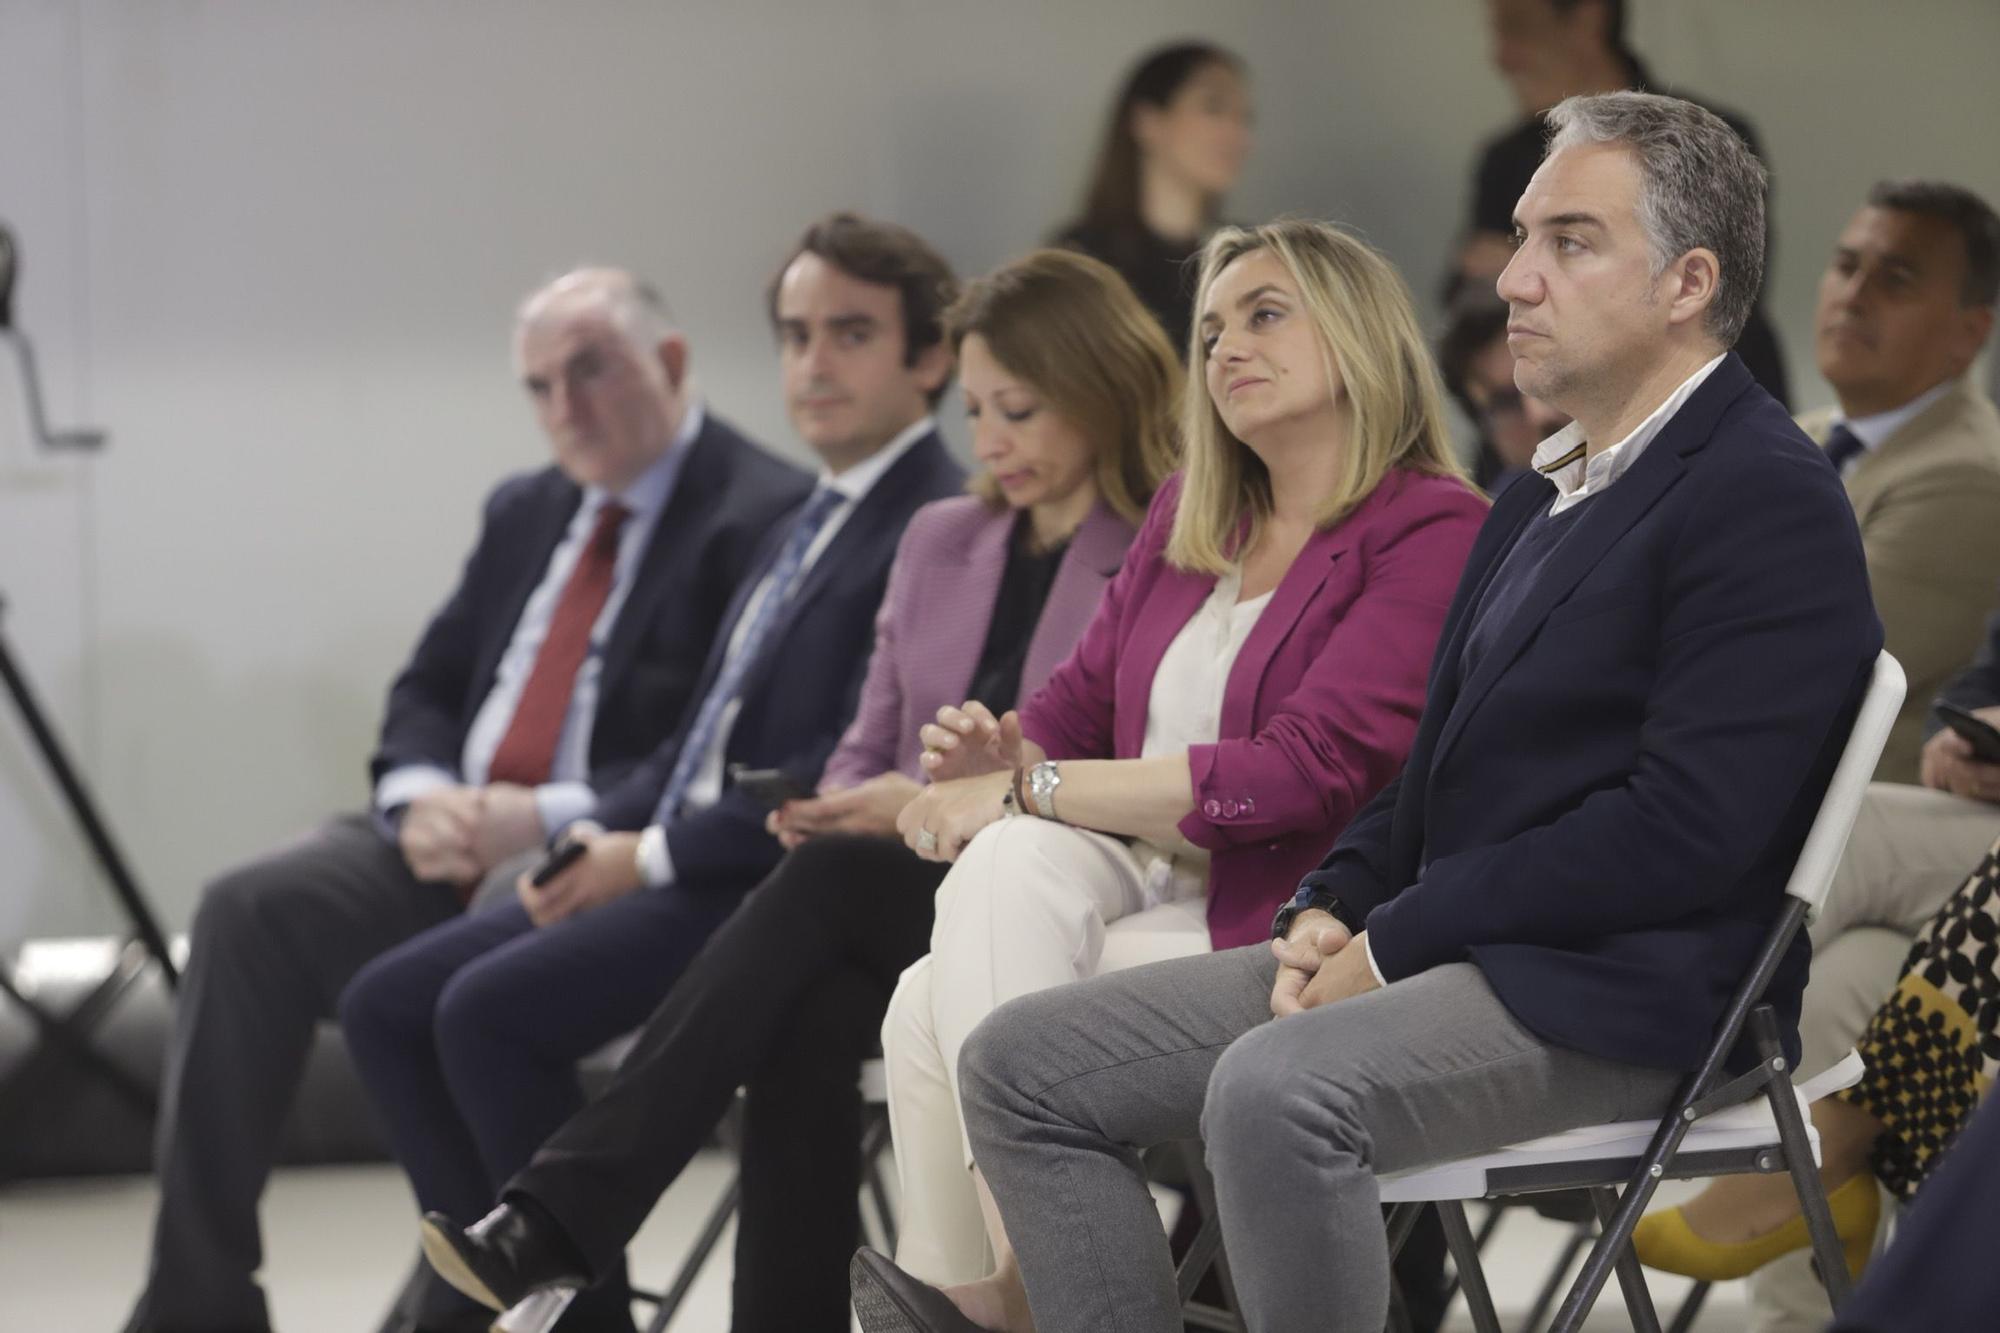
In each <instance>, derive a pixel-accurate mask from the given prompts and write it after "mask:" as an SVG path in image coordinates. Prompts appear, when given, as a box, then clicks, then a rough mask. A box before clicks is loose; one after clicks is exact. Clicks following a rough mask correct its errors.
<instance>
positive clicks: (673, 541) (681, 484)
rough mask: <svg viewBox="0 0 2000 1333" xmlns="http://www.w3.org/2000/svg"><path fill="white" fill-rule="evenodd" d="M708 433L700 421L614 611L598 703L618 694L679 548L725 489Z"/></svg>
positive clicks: (716, 450)
mask: <svg viewBox="0 0 2000 1333" xmlns="http://www.w3.org/2000/svg"><path fill="white" fill-rule="evenodd" d="M711 429H712V428H711V427H710V425H709V424H708V423H707V422H706V421H704V422H703V423H702V428H701V433H700V434H698V435H696V436H695V437H694V439H692V440H690V441H689V442H688V445H687V450H688V456H687V458H686V460H685V461H683V462H682V464H681V473H680V476H679V477H678V478H676V479H675V481H674V490H673V494H672V495H669V496H668V497H667V506H666V508H665V509H663V510H661V511H660V517H659V518H658V519H657V520H656V521H655V522H654V524H653V532H652V536H651V537H650V538H648V540H647V542H646V550H645V553H644V554H643V555H641V556H640V557H639V566H638V568H637V569H636V570H634V571H633V576H632V589H631V591H630V592H628V593H626V594H625V603H624V605H623V606H621V607H619V608H618V619H617V620H616V621H615V622H614V623H613V624H612V626H611V637H610V640H609V641H608V642H607V643H606V644H605V645H604V667H603V672H602V675H601V676H600V677H599V685H598V697H600V698H602V697H604V696H606V695H608V694H610V692H611V691H612V690H614V689H616V688H617V685H618V681H619V678H620V677H621V676H622V675H623V674H624V671H625V668H626V667H628V666H630V665H631V663H632V660H633V657H634V655H635V654H636V653H637V652H638V649H639V642H640V640H641V638H642V637H643V634H644V630H645V627H646V626H647V625H648V624H650V623H651V622H652V619H653V610H654V608H655V607H656V606H657V605H658V604H659V601H660V598H661V597H663V596H665V595H666V591H667V586H668V584H670V583H671V582H672V581H673V578H672V569H673V566H674V564H675V563H676V562H678V561H681V560H685V559H687V558H688V553H687V552H686V551H684V550H683V549H682V546H681V540H680V539H681V537H682V535H683V534H685V533H688V532H693V531H695V530H696V529H698V528H699V526H700V524H699V519H700V516H701V512H702V510H703V509H705V508H706V507H707V506H708V505H709V503H710V502H711V501H712V500H713V499H714V498H715V496H716V494H717V493H718V492H719V491H720V490H721V489H722V487H723V486H724V485H726V484H727V481H726V478H725V477H724V476H723V475H722V474H723V471H724V464H725V463H726V462H727V460H726V459H725V458H723V456H722V454H721V453H720V451H719V450H720V446H718V445H717V444H716V443H715V440H714V437H713V435H712V434H711V433H710V432H711Z"/></svg>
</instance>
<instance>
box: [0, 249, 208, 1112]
mask: <svg viewBox="0 0 2000 1333" xmlns="http://www.w3.org/2000/svg"><path fill="white" fill-rule="evenodd" d="M17 271H18V270H17V261H16V251H15V249H14V243H13V237H12V236H10V235H9V234H8V233H7V230H6V228H5V227H0V341H5V342H6V343H7V344H8V345H9V346H10V347H11V348H12V349H13V351H14V354H15V358H16V360H17V362H18V364H19V366H20V371H21V384H22V389H23V392H24V393H25V394H26V395H27V406H28V414H29V426H30V429H31V431H32V433H33V434H34V435H35V437H36V439H37V441H38V442H39V443H40V444H41V445H42V446H43V447H45V448H64V447H84V448H95V447H96V446H98V445H99V444H101V443H102V442H103V436H102V435H101V434H99V433H97V432H94V431H71V432H64V433H60V434H58V433H52V432H50V431H49V430H48V427H47V424H46V422H45V421H44V420H43V418H42V412H41V392H40V385H39V383H38V382H37V379H36V376H35V368H34V359H33V356H32V354H31V352H30V349H29V345H28V341H27V339H26V338H25V337H23V336H22V335H21V334H20V333H19V332H18V331H17V330H15V328H14V327H13V294H14V291H13V289H14V277H15V274H16V272H17ZM5 613H6V602H5V599H4V598H0V619H4V616H5ZM0 681H4V682H5V684H6V687H7V695H8V698H9V699H11V700H12V702H13V705H14V710H15V712H16V713H18V714H19V716H20V718H21V721H22V724H23V725H24V726H25V727H26V728H27V731H28V735H29V737H30V738H31V739H32V740H33V741H34V743H35V748H36V749H37V750H38V751H39V752H40V754H41V757H42V762H43V763H44V765H46V766H47V768H48V771H49V773H50V775H51V776H52V777H54V778H55V781H56V786H57V787H58V788H59V789H60V790H61V792H62V795H63V799H64V801H65V802H66V803H67V804H68V806H69V808H70V813H71V814H72V815H74V816H75V818H76V822H77V825H78V827H79V828H80V829H81V830H82V833H83V837H84V841H85V842H87V843H88V844H89V846H90V850H91V854H92V856H93V857H94V858H95V859H96V861H97V864H98V866H99V868H100V869H102V870H103V872H104V877H105V878H106V879H107V880H108V881H109V882H110V884H111V890H112V892H113V893H114V894H116V895H117V898H118V902H119V906H120V907H121V908H122V909H123V910H124V914H125V919H126V921H127V923H128V924H129V926H130V933H129V934H128V935H127V937H126V940H125V945H124V947H123V948H122V949H121V950H120V951H119V954H118V960H117V964H116V966H114V967H113V968H112V970H111V974H110V975H109V976H107V977H105V979H104V980H103V981H101V982H99V983H98V984H97V985H96V986H95V987H94V988H93V989H92V990H91V991H90V993H89V994H88V995H86V996H84V998H83V999H82V1000H81V1001H79V1002H78V1003H77V1004H76V1005H74V1006H73V1007H72V1008H71V1009H70V1010H69V1012H68V1013H65V1014H58V1013H55V1012H54V1011H53V1010H51V1009H50V1008H49V1007H48V1006H47V1005H45V1004H43V1003H41V1002H40V1001H39V1000H37V999H36V998H35V997H34V996H32V995H28V994H26V993H25V992H24V991H23V990H22V988H21V986H20V984H19V982H18V979H17V978H16V976H15V974H14V972H13V970H12V969H11V968H10V967H9V966H8V964H7V962H6V960H5V959H0V995H4V996H5V997H6V998H7V999H9V1000H11V1001H13V1003H14V1004H15V1005H16V1006H17V1007H18V1008H19V1009H20V1010H21V1011H22V1012H23V1013H25V1014H26V1015H27V1016H28V1019H29V1021H30V1022H31V1023H33V1025H34V1027H35V1032H36V1043H35V1045H34V1047H33V1048H32V1049H31V1050H30V1051H29V1053H28V1055H27V1057H26V1058H25V1059H23V1060H21V1061H20V1062H19V1063H18V1064H16V1065H15V1066H14V1068H13V1069H12V1070H11V1071H9V1072H8V1073H7V1075H6V1076H5V1078H4V1079H0V1143H7V1142H13V1141H17V1140H16V1139H15V1135H16V1134H17V1133H18V1131H19V1126H20V1125H21V1123H22V1118H23V1116H24V1114H25V1113H26V1111H27V1109H28V1107H29V1105H30V1103H31V1102H32V1101H33V1099H34V1098H35V1096H36V1095H37V1094H38V1093H39V1092H40V1091H41V1090H42V1089H44V1088H46V1087H47V1086H48V1085H49V1082H50V1076H51V1075H53V1074H54V1073H55V1072H56V1071H57V1070H58V1069H60V1068H62V1067H63V1066H64V1065H65V1064H66V1063H67V1064H68V1065H70V1066H72V1067H76V1068H81V1069H83V1070H85V1071H88V1072H89V1073H90V1074H92V1075H94V1076H95V1077H97V1078H99V1079H101V1080H103V1081H104V1083H106V1084H107V1085H108V1086H110V1087H111V1088H113V1089H114V1090H115V1091H116V1092H117V1093H118V1095H119V1096H120V1098H122V1099H123V1100H125V1101H126V1102H128V1103H130V1104H131V1105H132V1106H133V1107H134V1109H136V1110H138V1111H140V1112H141V1113H142V1114H144V1115H146V1116H149V1117H150V1116H151V1115H152V1114H153V1111H154V1109H155V1099H154V1096H153V1094H152V1092H151V1091H150V1090H149V1089H148V1088H147V1087H146V1086H145V1084H144V1083H142V1082H140V1081H139V1080H138V1079H136V1078H134V1077H133V1076H132V1075H131V1074H129V1073H127V1072H126V1071H125V1070H124V1069H123V1068H121V1067H120V1066H119V1065H118V1064H117V1063H116V1062H114V1061H112V1060H111V1059H109V1058H108V1057H107V1056H106V1055H105V1054H104V1053H103V1052H102V1051H101V1050H99V1049H98V1047H97V1046H96V1044H95V1043H94V1042H93V1040H92V1034H93V1033H94V1032H95V1031H96V1030H97V1027H98V1026H99V1025H100V1024H101V1023H102V1022H103V1021H104V1019H105V1017H106V1016H107V1015H109V1014H110V1012H111V1010H112V1009H113V1007H115V1006H116V1005H117V1003H118V1001H119V999H120V997H122V996H123V995H124V994H125V992H126V991H128V990H129V989H131V987H132V985H133V983H135V982H136V981H138V980H139V978H140V977H142V976H143V975H144V974H145V971H146V966H147V964H148V963H157V964H158V965H159V968H160V972H161V974H162V975H163V976H164V977H165V978H166V981H167V984H168V985H169V986H174V985H178V984H179V981H180V973H179V971H178V970H177V969H176V968H175V967H174V962H173V959H172V958H170V957H169V956H168V954H167V937H166V936H165V935H164V934H162V933H161V931H160V926H159V922H158V921H157V920H156V919H155V918H154V916H153V911H152V908H151V907H150V906H148V905H147V902H146V898H145V895H144V894H143V893H141V892H140V889H139V885H138V883H137V881H135V880H134V879H133V878H132V872H131V871H130V870H129V869H128V868H127V866H126V864H125V858H124V856H123V855H122V854H120V852H119V850H118V845H117V844H116V843H115V842H114V841H112V837H111V830H110V829H109V828H107V827H106V826H105V823H104V820H103V817H102V816H100V815H99V814H98V811H97V803H96V802H95V801H94V800H93V799H92V798H91V795H90V791H89V789H88V788H86V787H85V786H84V785H83V780H82V778H80V777H79V776H78V775H77V772H76V768H75V766H74V765H72V764H71V763H70V761H69V755H68V753H67V752H66V751H65V750H64V749H63V745H62V742H61V740H60V739H59V738H58V737H57V736H56V733H55V729H54V728H53V727H52V726H50V725H49V720H48V717H47V715H46V714H45V713H43V712H42V707H41V704H40V703H39V702H38V701H37V700H36V698H35V693H34V691H33V690H32V689H31V688H29V685H28V680H27V677H26V676H24V675H23V674H22V673H21V669H20V667H19V666H18V665H17V664H16V663H15V661H14V654H13V651H12V650H11V649H10V647H9V646H8V643H7V638H6V632H5V627H4V625H0Z"/></svg>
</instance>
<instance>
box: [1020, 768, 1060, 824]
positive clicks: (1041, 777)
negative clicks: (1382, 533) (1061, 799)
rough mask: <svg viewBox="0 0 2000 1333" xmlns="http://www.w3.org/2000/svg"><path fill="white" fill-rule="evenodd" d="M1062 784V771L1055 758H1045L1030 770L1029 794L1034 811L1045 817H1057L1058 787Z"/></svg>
mask: <svg viewBox="0 0 2000 1333" xmlns="http://www.w3.org/2000/svg"><path fill="white" fill-rule="evenodd" d="M1060 786H1062V772H1061V770H1059V769H1058V768H1057V767H1056V765H1055V761H1054V760H1053V759H1044V760H1043V761H1042V762H1041V763H1039V764H1036V765H1035V766H1034V767H1033V768H1031V769H1029V770H1028V796H1029V798H1030V803H1031V804H1032V806H1033V808H1034V812H1035V813H1036V814H1038V815H1040V816H1041V817H1042V818H1043V819H1054V818H1055V817H1056V788H1057V787H1060Z"/></svg>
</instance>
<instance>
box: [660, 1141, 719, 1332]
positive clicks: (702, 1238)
mask: <svg viewBox="0 0 2000 1333" xmlns="http://www.w3.org/2000/svg"><path fill="white" fill-rule="evenodd" d="M742 1195H743V1178H742V1177H741V1176H731V1177H730V1178H729V1188H728V1189H726V1190H724V1191H723V1192H722V1197H721V1198H719V1199H717V1200H716V1201H715V1206H714V1207H713V1208H711V1209H709V1212H708V1220H707V1221H706V1222H704V1223H702V1227H701V1235H699V1236H697V1237H696V1238H695V1242H694V1248H693V1249H691V1250H689V1251H688V1256H687V1258H686V1259H683V1260H682V1261H681V1267H680V1271H679V1272H678V1273H675V1274H674V1281H673V1285H672V1286H670V1287H668V1288H667V1290H666V1293H665V1294H664V1295H663V1296H661V1297H660V1308H659V1309H658V1310H656V1311H655V1312H654V1314H653V1322H652V1323H650V1324H648V1325H646V1333H665V1330H666V1327H667V1325H668V1324H669V1323H671V1322H672V1321H673V1317H674V1316H675V1315H677V1314H679V1313H680V1308H681V1302H682V1301H684V1300H686V1299H687V1294H688V1292H689V1291H690V1290H692V1289H693V1287H694V1281H695V1279H696V1278H697V1277H699V1276H701V1270H702V1269H703V1268H704V1267H705V1266H706V1265H707V1263H708V1257H709V1256H710V1255H711V1254H713V1253H715V1247H716V1245H717V1244H718V1243H719V1242H720V1241H721V1240H722V1233H723V1232H724V1231H725V1230H727V1229H728V1227H729V1219H731V1218H732V1217H735V1216H736V1205H737V1203H738V1202H739V1201H740V1199H741V1198H742Z"/></svg>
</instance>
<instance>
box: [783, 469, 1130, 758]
mask: <svg viewBox="0 0 2000 1333" xmlns="http://www.w3.org/2000/svg"><path fill="white" fill-rule="evenodd" d="M1014 514H1015V511H1013V510H1011V509H995V508H993V507H992V506H991V505H988V504H986V503H985V502H984V501H981V500H978V499H975V498H973V497H972V496H969V495H962V496H953V497H952V498H950V499H948V500H935V501H933V502H931V503H930V504H927V505H925V506H924V507H923V508H922V509H919V510H918V511H917V512H916V514H915V516H914V517H912V518H911V519H910V524H909V527H908V528H906V529H905V530H904V533H903V542H902V545H901V546H900V547H898V548H897V550H896V563H895V564H894V565H893V566H891V567H890V570H889V588H888V591H887V592H886V593H885V594H884V595H883V598H882V609H881V611H880V612H879V613H878V614H877V615H876V617H875V653H874V655H873V656H872V657H870V658H869V659H868V679H867V681H866V682H865V683H864V684H863V685H862V687H861V704H860V707H859V709H858V710H857V711H856V713H855V715H854V721H853V722H852V723H851V724H849V726H848V728H847V733H846V734H845V735H843V736H842V737H841V738H840V745H839V748H837V749H836V750H835V751H834V752H833V757H832V758H831V759H829V760H827V764H826V770H825V772H824V773H823V774H822V776H821V779H820V786H821V787H822V788H824V789H826V790H832V789H833V788H836V787H851V786H853V785H854V784H855V783H857V782H861V781H864V780H866V779H868V778H872V777H875V776H876V775H877V774H881V773H887V772H890V771H892V770H894V771H899V772H902V773H904V774H907V775H908V776H910V777H913V778H917V779H918V780H920V781H921V780H922V777H923V771H922V769H920V768H919V767H918V766H917V756H918V755H920V754H921V753H923V745H922V744H921V742H919V741H918V740H917V728H919V727H921V726H922V725H923V724H924V723H926V722H929V721H930V720H931V719H932V718H934V717H936V716H937V710H938V709H939V708H941V707H943V706H945V705H946V704H952V705H957V704H962V703H964V702H965V692H966V690H968V689H969V688H971V685H972V673H973V671H974V670H975V669H977V667H978V666H979V653H980V649H982V648H983V647H985V645H986V630H987V626H988V625H989V624H990V623H991V622H992V619H993V604H994V602H995V601H996V600H998V598H999V596H1000V578H1001V575H1002V574H1003V573H1004V572H1005V571H1006V568H1007V540H1008V537H1009V535H1010V534H1011V533H1012V532H1013V530H1014ZM1132 536H1133V532H1132V525H1131V524H1130V523H1127V522H1126V521H1125V520H1124V519H1122V518H1120V517H1119V516H1118V515H1117V513H1115V512H1114V511H1113V510H1112V509H1111V508H1110V507H1108V506H1106V505H1104V504H1101V503H1100V504H1099V505H1098V506H1097V507H1096V508H1095V509H1093V510H1091V511H1090V514H1089V515H1088V516H1087V517H1086V518H1085V519H1084V520H1083V524H1082V526H1080V527H1079V528H1077V530H1076V534H1075V535H1074V536H1073V537H1071V538H1070V543H1069V550H1068V551H1066V552H1065V553H1064V554H1063V559H1062V564H1061V565H1060V566H1058V567H1057V569H1056V578H1055V582H1054V584H1053V585H1051V586H1050V588H1049V597H1048V601H1046V602H1044V603H1043V604H1042V614H1041V618H1040V619H1038V620H1037V621H1036V622H1035V633H1034V637H1033V638H1032V639H1030V640H1029V641H1028V655H1027V660H1026V661H1024V662H1023V663H1022V664H1021V693H1022V695H1023V697H1025V696H1026V695H1027V694H1028V693H1029V692H1030V691H1032V690H1033V689H1035V687H1036V686H1038V685H1040V684H1041V683H1042V682H1043V681H1045V680H1047V679H1048V678H1049V673H1050V672H1051V671H1053V670H1054V669H1055V667H1056V664H1057V663H1058V662H1060V661H1062V659H1063V658H1064V657H1066V656H1067V655H1068V654H1069V651H1070V649H1071V648H1072V647H1074V646H1075V644H1076V640H1077V636H1079V635H1080V634H1082V633H1083V627H1084V626H1085V625H1087V624H1089V623H1090V618H1091V615H1092V614H1093V613H1094V612H1095V611H1096V610H1097V600H1098V598H1099V597H1100V596H1101V595H1102V594H1103V592H1104V587H1105V585H1106V584H1107V583H1109V582H1110V580H1111V576H1112V575H1113V574H1116V573H1117V572H1118V566H1119V562H1120V561H1122V560H1123V559H1124V558H1125V548H1126V547H1128V546H1130V545H1131V544H1132Z"/></svg>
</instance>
